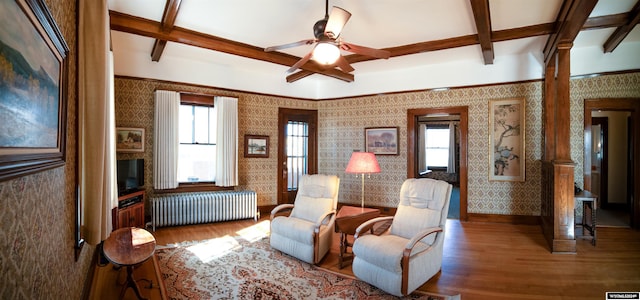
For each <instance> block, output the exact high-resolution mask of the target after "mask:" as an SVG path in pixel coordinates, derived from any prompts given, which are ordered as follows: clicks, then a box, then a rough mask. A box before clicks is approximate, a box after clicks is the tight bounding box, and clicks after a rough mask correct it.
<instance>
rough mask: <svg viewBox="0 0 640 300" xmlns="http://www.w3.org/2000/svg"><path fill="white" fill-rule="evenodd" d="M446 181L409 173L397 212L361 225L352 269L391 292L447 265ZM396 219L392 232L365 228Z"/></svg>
mask: <svg viewBox="0 0 640 300" xmlns="http://www.w3.org/2000/svg"><path fill="white" fill-rule="evenodd" d="M451 189H452V187H451V185H450V184H449V183H447V182H444V181H440V180H434V179H428V178H421V179H415V178H412V179H407V180H406V181H405V182H404V183H403V184H402V188H401V189H400V203H399V204H398V210H397V211H396V214H395V216H392V217H378V218H375V219H371V220H369V221H367V222H365V223H363V224H362V225H360V227H358V229H357V230H356V234H355V241H354V243H353V253H354V255H355V259H354V261H353V266H352V268H353V273H354V274H355V275H356V277H358V278H359V279H360V280H363V281H365V282H368V283H370V284H372V285H374V286H376V287H378V288H379V289H381V290H384V291H385V292H387V293H389V294H393V295H396V296H403V295H407V294H410V293H411V292H413V291H414V290H416V289H417V288H419V287H420V286H421V285H423V284H424V283H425V282H427V281H428V280H429V279H430V278H431V277H433V276H434V275H436V274H437V273H438V272H439V271H440V268H441V267H442V251H443V246H444V233H445V223H446V221H447V212H448V210H449V198H451ZM389 220H393V221H392V223H391V227H390V228H389V230H388V231H387V232H385V233H384V234H382V235H380V236H378V235H373V234H365V233H366V232H368V231H369V229H370V228H371V226H373V225H374V224H375V223H377V222H381V221H387V222H388V221H389Z"/></svg>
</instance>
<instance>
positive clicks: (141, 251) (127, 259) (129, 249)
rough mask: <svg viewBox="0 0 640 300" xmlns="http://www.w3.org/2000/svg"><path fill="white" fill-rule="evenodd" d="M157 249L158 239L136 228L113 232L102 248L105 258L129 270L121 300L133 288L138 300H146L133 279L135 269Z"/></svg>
mask: <svg viewBox="0 0 640 300" xmlns="http://www.w3.org/2000/svg"><path fill="white" fill-rule="evenodd" d="M155 249H156V239H155V238H154V237H153V235H152V234H151V233H149V232H148V231H146V230H144V229H141V228H136V227H126V228H120V229H118V230H116V231H114V232H112V233H111V235H110V236H109V238H107V239H106V240H105V241H104V245H103V247H102V250H103V251H104V256H105V257H106V258H107V259H108V260H109V261H110V262H112V263H113V264H114V265H118V266H123V267H126V268H127V281H126V282H125V283H124V287H123V288H122V292H120V298H121V299H122V297H123V296H124V293H125V292H126V291H127V289H128V288H133V291H134V292H135V293H136V296H138V299H144V298H142V296H141V295H140V288H139V287H138V284H137V283H136V281H135V279H133V268H134V267H135V266H136V265H139V264H141V263H143V262H145V261H146V260H147V259H149V258H150V257H151V256H152V255H153V253H154V251H155Z"/></svg>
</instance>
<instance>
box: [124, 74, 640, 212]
mask: <svg viewBox="0 0 640 300" xmlns="http://www.w3.org/2000/svg"><path fill="white" fill-rule="evenodd" d="M571 88H572V91H571V124H572V125H571V141H572V145H574V146H572V147H571V151H572V158H573V160H574V162H575V163H576V168H575V176H576V181H577V182H578V183H579V184H580V185H581V184H582V169H583V168H582V151H583V150H582V148H583V146H582V145H583V141H582V139H583V137H582V135H583V133H582V130H583V128H582V127H583V125H582V124H583V116H582V113H583V112H582V109H583V105H582V101H583V99H585V98H597V97H640V73H630V74H619V75H606V76H600V77H594V78H588V79H576V80H573V81H572V83H571ZM155 89H167V90H176V91H189V92H197V93H208V94H215V95H224V96H233V97H238V98H239V114H240V124H239V127H240V129H239V131H240V136H241V137H243V136H244V134H258V135H268V136H270V144H271V146H270V153H269V154H270V155H269V158H244V157H243V155H242V151H243V150H242V149H243V143H244V140H243V139H242V138H241V139H240V141H239V147H240V150H239V151H240V153H239V157H240V161H239V169H240V170H239V171H240V176H239V178H240V186H239V187H238V188H239V189H251V190H255V191H257V192H258V205H273V204H276V203H277V193H276V180H275V178H276V175H277V158H276V154H277V153H276V151H277V150H276V149H277V147H278V140H277V136H278V135H277V120H278V107H286V108H300V109H317V110H318V114H319V131H318V136H319V161H318V166H319V171H320V172H321V173H327V174H337V175H338V176H339V177H340V178H341V182H340V196H339V201H340V202H341V203H350V204H359V203H360V190H361V180H360V178H356V177H355V176H353V175H350V174H345V173H344V168H345V167H346V165H347V162H348V161H349V157H350V154H351V152H352V151H353V150H363V148H364V128H365V127H386V126H394V127H395V126H397V127H399V129H400V132H399V135H400V155H397V156H378V160H379V163H380V166H381V168H382V172H381V173H379V174H373V175H371V177H370V178H367V179H366V180H365V189H366V190H365V201H366V203H367V204H368V205H379V206H390V207H394V206H396V205H397V195H398V193H399V191H400V186H401V184H402V182H403V181H404V179H405V178H406V147H407V142H406V140H407V136H406V135H407V133H406V129H407V128H406V127H407V124H406V122H407V121H406V113H407V109H413V108H430V107H448V106H468V107H469V149H468V155H469V159H468V169H469V178H468V192H469V193H468V212H470V213H480V214H506V215H531V216H538V215H540V197H541V196H540V166H541V163H540V159H541V157H542V142H543V136H542V83H541V82H539V81H538V82H527V83H516V84H502V85H494V86H486V87H475V88H460V89H451V90H448V91H419V92H407V93H398V94H390V95H377V96H367V97H355V98H347V99H340V100H326V101H307V100H296V99H290V98H284V97H275V96H266V95H260V94H251V93H240V92H233V91H228V90H220V89H215V88H207V87H201V86H192V85H186V84H176V83H166V82H159V81H154V80H141V79H133V78H124V77H119V78H116V124H117V126H123V127H144V128H145V129H146V135H147V137H146V141H147V142H146V146H145V148H146V149H147V150H146V151H145V153H143V154H119V155H118V158H128V157H144V158H145V164H146V166H145V168H146V174H151V172H152V165H151V163H152V152H151V149H153V148H152V145H153V128H152V126H153V125H152V124H153V91H154V90H155ZM511 97H524V98H525V101H526V121H525V122H526V129H525V145H526V151H525V159H526V171H525V172H526V181H524V182H493V181H489V180H488V167H487V165H488V163H489V161H488V153H489V152H488V151H489V149H488V148H489V146H488V115H489V112H488V102H489V100H490V99H503V98H511ZM146 182H147V186H148V188H147V189H148V193H152V191H151V190H150V187H151V177H150V175H147V176H146Z"/></svg>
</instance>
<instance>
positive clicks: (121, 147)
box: [116, 127, 144, 153]
mask: <svg viewBox="0 0 640 300" xmlns="http://www.w3.org/2000/svg"><path fill="white" fill-rule="evenodd" d="M116 151H117V152H125V153H126V152H144V128H131V127H117V128H116Z"/></svg>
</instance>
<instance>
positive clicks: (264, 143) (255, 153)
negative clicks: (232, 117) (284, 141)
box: [244, 135, 269, 157]
mask: <svg viewBox="0 0 640 300" xmlns="http://www.w3.org/2000/svg"><path fill="white" fill-rule="evenodd" d="M244 157H269V136H266V135H245V136H244Z"/></svg>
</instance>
